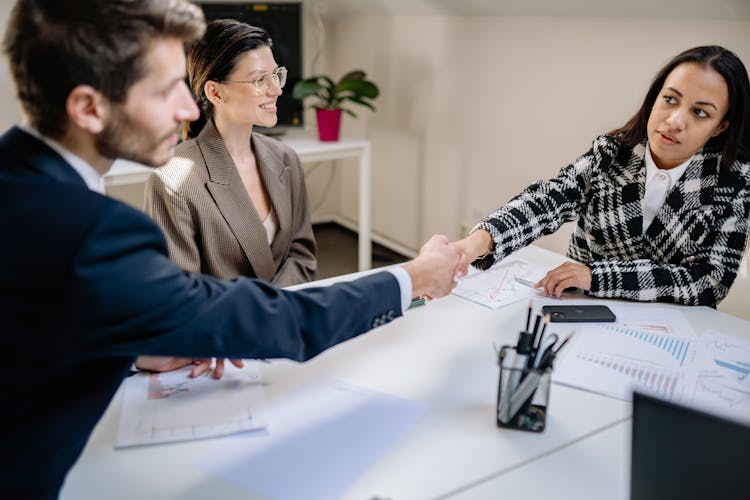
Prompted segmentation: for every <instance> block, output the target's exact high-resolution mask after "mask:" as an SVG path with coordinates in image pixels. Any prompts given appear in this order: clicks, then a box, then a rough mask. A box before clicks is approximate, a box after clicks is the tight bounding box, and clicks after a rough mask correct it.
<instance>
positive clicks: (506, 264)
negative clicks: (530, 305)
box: [453, 258, 547, 309]
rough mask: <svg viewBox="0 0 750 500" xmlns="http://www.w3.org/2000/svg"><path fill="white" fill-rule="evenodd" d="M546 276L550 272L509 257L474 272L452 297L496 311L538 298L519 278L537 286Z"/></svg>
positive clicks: (536, 292)
mask: <svg viewBox="0 0 750 500" xmlns="http://www.w3.org/2000/svg"><path fill="white" fill-rule="evenodd" d="M546 273H547V269H545V268H543V267H540V266H537V265H534V264H531V263H529V262H527V261H525V260H521V259H516V258H506V259H504V260H502V261H500V262H498V263H497V264H495V265H494V266H492V267H491V268H490V269H488V270H486V271H477V270H472V271H471V272H470V273H469V274H468V275H467V276H466V277H465V278H463V279H462V280H461V281H460V282H459V283H458V285H456V288H454V289H453V294H454V295H458V296H459V297H463V298H465V299H467V300H471V301H472V302H476V303H477V304H482V305H483V306H486V307H489V308H491V309H497V308H499V307H502V306H506V305H508V304H512V303H514V302H516V301H519V300H521V299H525V298H529V297H534V296H536V295H538V291H537V290H535V289H533V288H531V287H528V286H526V285H522V284H520V283H518V282H517V281H516V278H523V279H526V280H529V281H533V282H535V283H536V282H537V281H539V280H540V279H542V278H543V277H544V275H545V274H546Z"/></svg>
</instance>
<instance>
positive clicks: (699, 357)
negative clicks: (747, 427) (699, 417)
mask: <svg viewBox="0 0 750 500" xmlns="http://www.w3.org/2000/svg"><path fill="white" fill-rule="evenodd" d="M610 308H611V309H613V310H614V311H615V314H616V315H617V318H618V321H617V322H616V323H608V324H604V323H600V324H590V325H577V326H576V329H577V330H578V331H577V334H576V337H575V339H574V342H573V345H572V346H570V347H569V348H568V350H567V352H566V353H565V354H564V355H563V356H561V358H560V359H559V360H558V363H557V365H556V366H555V370H554V372H553V375H552V380H553V381H554V382H556V383H560V384H565V385H570V386H572V387H577V388H579V389H584V390H588V391H591V392H596V393H599V394H604V395H607V396H612V397H616V398H619V399H624V400H628V401H629V400H631V399H632V394H633V390H636V389H637V390H639V391H641V392H647V393H650V394H653V395H656V396H658V397H661V398H662V399H666V400H668V401H675V402H679V403H683V404H689V405H692V406H699V407H702V408H704V409H708V410H713V411H715V412H718V413H721V414H723V415H732V414H739V415H740V416H741V414H743V413H744V415H750V377H749V376H748V375H749V374H750V343H748V342H745V341H742V340H739V339H734V338H731V337H728V336H726V335H723V334H721V333H719V332H706V333H704V334H703V335H701V336H700V337H698V336H697V335H696V334H695V333H694V332H693V331H692V329H691V328H690V326H689V324H688V322H687V321H686V319H685V318H684V316H683V315H682V313H680V312H679V311H677V310H674V309H667V308H658V307H648V308H645V307H642V308H639V307H637V306H636V307H622V308H618V307H616V306H612V305H610ZM567 328H571V327H567ZM558 329H559V328H558Z"/></svg>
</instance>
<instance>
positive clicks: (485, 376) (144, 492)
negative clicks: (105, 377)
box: [61, 247, 747, 500]
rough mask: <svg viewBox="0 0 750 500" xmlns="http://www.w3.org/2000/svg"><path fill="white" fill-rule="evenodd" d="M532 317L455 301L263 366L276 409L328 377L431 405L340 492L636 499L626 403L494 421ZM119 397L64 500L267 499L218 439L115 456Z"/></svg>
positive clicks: (554, 398)
mask: <svg viewBox="0 0 750 500" xmlns="http://www.w3.org/2000/svg"><path fill="white" fill-rule="evenodd" d="M519 256H522V257H524V258H526V259H528V260H531V261H533V262H536V263H538V264H540V265H544V266H549V267H552V266H555V265H557V264H559V263H560V262H562V261H563V260H564V258H563V257H562V256H560V255H557V254H554V253H552V252H548V251H546V250H542V249H540V248H538V247H529V248H526V249H524V250H521V251H520V252H519ZM326 281H331V280H326ZM592 300H593V299H592ZM596 302H601V303H607V302H608V301H596ZM656 307H674V308H679V309H680V310H681V311H683V312H684V314H685V315H686V317H687V319H688V320H689V321H690V322H691V324H692V325H693V326H694V328H695V329H696V331H698V332H701V331H703V329H705V328H709V327H711V326H712V325H713V327H714V328H715V325H716V324H718V323H717V321H718V322H720V324H721V328H722V330H723V331H726V332H728V333H737V334H742V333H744V332H746V331H747V322H745V321H742V320H740V319H738V318H734V317H732V316H729V315H727V314H724V313H720V312H717V311H715V310H713V309H710V308H707V307H682V306H667V305H664V304H659V305H658V306H656ZM525 318H526V303H525V302H523V301H522V302H519V303H516V304H514V305H510V306H507V307H505V308H501V309H498V310H495V311H492V310H489V309H487V308H485V307H482V306H480V305H477V304H474V303H472V302H469V301H466V300H464V299H461V298H459V297H456V296H449V297H447V298H444V299H440V300H438V301H435V302H430V303H428V304H427V305H426V306H424V307H420V308H417V309H415V310H412V311H409V312H407V313H406V315H405V317H404V318H401V319H399V320H397V321H394V322H392V323H390V324H388V325H386V326H384V327H382V328H380V329H378V330H377V331H375V332H372V333H369V334H367V335H363V336H360V337H358V338H356V339H353V340H350V341H348V342H345V343H344V344H341V345H338V346H336V347H334V348H332V349H330V350H328V351H327V352H325V353H323V354H322V355H320V356H318V357H317V358H315V359H313V360H311V361H310V362H308V363H304V364H298V363H292V362H288V361H273V362H272V363H271V364H269V365H263V367H262V375H263V378H264V380H265V381H266V382H267V385H266V387H265V389H266V397H267V398H268V400H269V401H270V402H271V403H273V401H274V400H277V399H279V398H282V397H283V396H285V395H287V394H289V393H290V392H291V391H293V390H294V389H295V388H298V387H300V386H301V385H302V384H304V383H305V381H306V380H308V379H309V378H311V377H313V376H316V375H322V376H330V377H334V378H336V379H340V380H343V381H344V382H347V383H350V384H354V385H358V386H362V387H365V388H369V389H372V390H375V391H380V392H384V393H387V394H392V395H394V396H398V397H402V398H406V399H409V400H412V401H417V402H421V403H424V404H426V405H427V411H426V413H425V414H424V415H423V416H422V417H421V418H420V420H419V422H418V424H417V425H416V426H415V427H413V428H412V429H411V430H410V431H409V432H408V433H407V434H406V435H405V436H404V437H403V438H402V439H401V441H400V442H399V443H398V444H396V445H395V446H394V447H392V448H390V449H389V450H388V451H387V452H386V453H385V454H384V455H383V456H382V457H381V458H380V460H379V461H378V462H377V463H376V464H375V465H374V466H372V467H371V468H370V469H369V470H368V471H367V472H366V473H365V474H363V475H362V476H361V477H359V479H358V480H357V481H356V482H355V483H354V484H352V485H351V488H350V489H349V490H348V491H347V493H346V494H345V495H344V498H351V499H371V498H373V497H379V498H392V499H402V498H408V499H414V498H416V499H420V498H461V499H473V498H488V499H489V498H547V497H549V498H626V497H627V489H626V488H627V484H628V469H629V464H628V460H629V458H628V457H629V441H628V440H627V432H629V426H630V416H631V405H630V403H627V402H624V401H620V400H616V399H612V398H608V397H604V396H599V395H596V394H592V393H588V392H584V391H580V390H576V389H572V388H569V387H565V386H560V385H555V384H553V385H552V389H551V396H550V403H549V413H548V421H547V428H546V430H545V431H544V432H543V433H541V434H535V433H527V432H521V431H514V430H506V429H498V428H497V427H496V425H495V399H496V395H497V379H498V368H497V366H496V355H495V351H494V349H493V343H497V344H503V343H514V341H515V338H516V336H517V332H518V330H519V328H520V327H521V326H522V323H524V322H525ZM121 397H122V394H121V391H120V392H119V393H118V395H117V396H116V398H115V399H114V401H113V403H112V404H111V405H110V407H109V409H108V410H107V412H106V414H105V415H104V417H103V418H102V420H101V422H100V423H99V425H98V426H97V428H96V429H95V431H94V433H93V435H92V438H91V440H90V442H89V443H88V445H87V446H86V449H85V450H84V453H83V455H82V457H81V459H80V460H79V462H78V463H77V465H76V466H75V467H74V468H73V470H72V471H71V473H70V475H69V477H68V479H67V482H66V484H65V487H64V489H63V491H62V496H61V498H63V499H84V500H85V499H89V498H90V499H94V498H103V497H106V498H109V499H118V498H122V499H127V500H131V499H132V498H188V499H190V498H195V499H199V498H200V499H202V498H205V497H206V496H209V497H213V498H222V499H234V498H237V499H240V498H242V499H245V498H259V497H257V496H253V495H252V494H251V493H249V492H248V491H247V490H244V489H241V488H239V487H238V486H235V485H233V484H230V483H229V482H227V481H224V480H222V479H220V478H217V477H214V476H211V475H209V474H207V473H205V472H203V471H202V470H199V469H197V468H195V467H194V466H193V464H192V458H193V457H195V456H197V455H198V454H201V453H205V452H207V450H209V449H210V447H211V446H212V442H211V440H206V441H196V442H189V443H178V444H169V445H161V446H146V447H141V448H133V449H126V450H118V451H115V450H114V449H113V444H114V440H115V434H116V426H117V419H118V415H119V409H120V404H121ZM582 409H586V411H583V410H582ZM283 466H284V465H283V464H280V465H279V467H283ZM534 478H538V481H537V482H534V483H532V484H530V485H527V486H525V485H526V484H527V482H528V481H532V480H533V479H534ZM290 480H293V478H290ZM506 491H507V493H508V495H506V494H505V492H506ZM527 493H528V494H527Z"/></svg>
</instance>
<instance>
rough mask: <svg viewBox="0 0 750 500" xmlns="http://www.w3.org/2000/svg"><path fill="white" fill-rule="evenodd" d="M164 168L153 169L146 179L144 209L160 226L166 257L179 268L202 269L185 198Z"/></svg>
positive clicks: (191, 217) (187, 269)
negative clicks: (167, 251)
mask: <svg viewBox="0 0 750 500" xmlns="http://www.w3.org/2000/svg"><path fill="white" fill-rule="evenodd" d="M166 175H167V174H165V173H164V172H160V171H155V172H153V173H152V174H151V175H150V176H149V178H148V180H147V181H146V188H145V189H146V190H145V193H144V211H145V212H146V213H147V214H149V215H150V216H151V218H152V219H154V221H155V222H156V223H157V224H158V225H159V227H161V230H162V232H163V233H164V237H165V238H166V239H167V246H168V248H169V258H170V259H172V262H174V263H175V264H177V265H178V266H179V267H180V268H181V269H184V270H185V271H190V272H194V273H197V272H200V271H201V259H200V251H199V249H198V244H197V243H196V240H195V234H196V229H195V221H194V219H193V212H192V211H191V209H190V205H189V204H188V202H187V200H186V199H185V198H184V197H183V196H182V195H181V194H180V193H179V192H178V191H176V190H175V189H173V188H172V187H171V186H170V185H169V183H168V182H167V181H166V179H165V176H166Z"/></svg>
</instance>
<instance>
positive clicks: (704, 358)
mask: <svg viewBox="0 0 750 500" xmlns="http://www.w3.org/2000/svg"><path fill="white" fill-rule="evenodd" d="M700 340H701V346H702V350H701V352H700V356H699V357H698V365H697V367H696V381H695V388H694V390H693V394H692V400H691V401H690V403H692V404H693V406H696V407H698V408H701V409H703V410H707V411H713V412H718V413H719V414H721V415H727V416H730V417H734V418H737V419H739V420H742V421H744V422H745V423H747V422H749V421H750V342H748V341H746V340H742V339H738V338H735V337H730V336H728V335H724V334H722V333H720V332H717V331H714V330H709V331H707V332H705V333H704V334H703V335H702V336H701V339H700Z"/></svg>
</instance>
